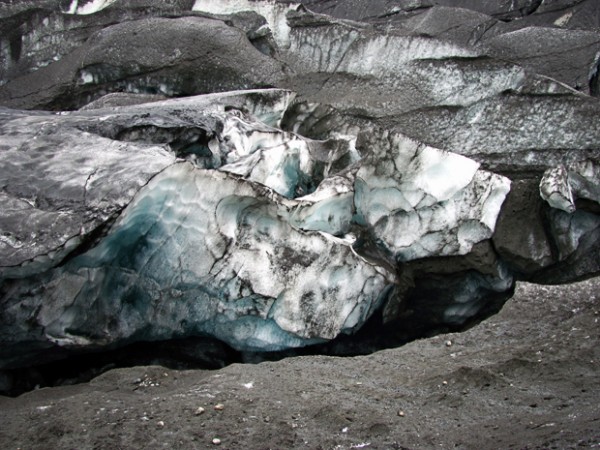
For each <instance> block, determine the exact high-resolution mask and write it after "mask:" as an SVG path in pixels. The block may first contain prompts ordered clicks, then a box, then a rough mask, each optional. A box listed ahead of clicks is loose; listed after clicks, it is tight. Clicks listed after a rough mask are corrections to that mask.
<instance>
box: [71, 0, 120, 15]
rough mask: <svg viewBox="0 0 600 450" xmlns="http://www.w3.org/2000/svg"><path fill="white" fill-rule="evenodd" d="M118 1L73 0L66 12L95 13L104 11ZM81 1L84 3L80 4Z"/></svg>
mask: <svg viewBox="0 0 600 450" xmlns="http://www.w3.org/2000/svg"><path fill="white" fill-rule="evenodd" d="M116 1H117V0H93V1H88V2H80V0H73V1H72V2H71V5H70V6H69V9H68V10H67V11H66V13H67V14H79V15H88V14H94V13H97V12H98V11H102V10H103V9H104V8H106V7H108V6H110V5H112V4H113V3H115V2H116ZM80 3H83V4H82V5H81V6H79V4H80Z"/></svg>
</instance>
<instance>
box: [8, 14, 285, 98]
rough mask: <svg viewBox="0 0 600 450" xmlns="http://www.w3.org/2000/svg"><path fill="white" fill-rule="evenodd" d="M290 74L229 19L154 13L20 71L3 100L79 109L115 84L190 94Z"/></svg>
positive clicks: (269, 82)
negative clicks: (169, 16)
mask: <svg viewBox="0 0 600 450" xmlns="http://www.w3.org/2000/svg"><path fill="white" fill-rule="evenodd" d="M148 42H153V43H154V44H153V45H151V46H148ZM140 46H143V48H145V49H147V50H148V51H144V52H140V51H139V48H140ZM192 73H193V74H194V75H193V76H191V74H192ZM282 77H283V68H282V66H281V64H280V63H278V62H276V61H275V60H273V59H271V58H269V57H268V56H265V55H264V54H262V53H260V52H259V51H258V50H257V49H256V48H254V47H253V46H252V44H251V43H250V42H249V41H248V40H247V38H246V36H245V35H244V34H243V33H242V32H241V31H240V30H237V29H235V28H231V27H228V26H227V25H225V24H224V23H223V22H221V21H217V20H210V19H206V18H201V17H181V18H176V19H165V18H152V19H146V20H139V21H135V20H134V21H128V22H124V23H121V24H116V25H111V26H107V27H106V28H103V29H102V30H100V31H98V32H97V33H96V34H95V35H93V36H90V38H89V39H88V40H87V41H86V43H85V44H83V45H81V46H78V47H77V48H76V49H73V50H72V51H70V52H68V53H66V54H65V55H64V56H63V57H61V58H60V59H58V60H57V61H53V62H51V63H50V64H48V65H46V66H44V67H41V68H39V69H38V70H36V71H34V72H31V73H27V74H22V75H20V76H18V77H13V78H12V79H11V80H10V81H8V82H7V83H6V84H4V85H3V86H1V87H0V105H4V106H7V107H12V108H52V109H60V108H62V109H64V108H67V109H73V108H78V107H80V106H82V105H83V104H85V103H88V102H89V101H90V100H93V99H95V98H97V97H100V96H101V95H103V94H106V93H107V92H111V91H118V90H124V91H127V92H134V93H145V94H166V95H169V96H173V95H177V96H182V95H193V94H199V93H207V92H223V91H228V90H235V89H243V88H246V89H247V88H252V87H259V86H266V85H274V84H275V82H276V80H277V79H280V78H282Z"/></svg>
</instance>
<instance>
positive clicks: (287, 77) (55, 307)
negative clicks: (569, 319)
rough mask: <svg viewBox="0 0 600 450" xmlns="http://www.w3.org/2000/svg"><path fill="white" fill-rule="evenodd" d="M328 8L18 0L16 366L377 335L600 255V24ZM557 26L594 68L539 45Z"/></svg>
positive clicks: (8, 262)
mask: <svg viewBox="0 0 600 450" xmlns="http://www.w3.org/2000/svg"><path fill="white" fill-rule="evenodd" d="M54 3H56V5H55V6H56V7H55V8H54V9H52V8H53V6H52V5H53V4H54ZM303 3H307V2H303ZM308 3H310V5H308V6H302V5H300V3H290V2H280V1H250V0H227V1H218V2H217V1H208V0H206V1H205V0H195V1H194V2H191V1H187V0H185V1H172V2H158V1H153V0H152V1H150V0H136V1H135V2H122V1H119V0H91V1H84V0H79V1H77V0H73V1H71V2H66V3H65V2H58V1H57V2H53V0H45V2H44V5H45V6H44V7H43V8H41V9H39V10H36V11H35V12H32V13H31V14H29V13H27V14H25V13H23V11H24V10H23V9H22V8H21V7H23V8H25V10H27V8H28V6H27V5H28V4H29V3H27V2H10V4H7V6H6V7H5V11H6V14H5V13H4V12H3V15H2V17H0V24H4V28H3V29H6V30H8V31H9V33H8V35H7V37H6V39H2V42H0V54H1V55H2V58H0V105H2V107H3V109H1V110H0V135H1V137H2V139H1V140H0V150H1V151H0V163H1V164H0V202H1V203H2V205H3V207H2V208H1V209H0V311H1V313H0V369H3V368H18V367H24V366H27V365H31V364H39V363H42V362H46V361H51V360H55V359H59V358H61V357H63V356H64V355H66V354H72V353H76V352H80V351H81V352H83V351H88V350H102V349H107V348H111V349H112V348H116V347H120V346H124V345H127V344H130V343H134V342H139V341H156V340H167V339H172V338H186V337H199V336H201V337H203V338H212V339H218V340H220V341H221V342H222V343H226V344H228V345H230V346H231V347H233V348H235V349H237V350H239V351H242V352H257V351H259V352H266V351H276V350H277V351H279V350H286V349H292V348H298V347H302V346H308V345H312V344H319V345H322V346H326V345H331V346H330V347H328V348H329V349H332V348H335V349H336V350H337V349H339V348H344V346H345V345H346V344H348V342H350V344H348V346H349V347H350V348H353V349H354V350H353V351H355V352H362V351H365V349H367V348H368V349H372V348H381V347H385V346H388V345H397V344H398V343H401V342H405V341H406V340H409V339H412V338H415V337H418V336H422V335H424V334H427V333H431V332H435V331H438V330H447V329H459V328H460V327H463V326H465V325H468V324H470V323H473V322H474V321H477V320H481V319H483V318H484V317H487V316H489V315H490V314H493V313H494V312H495V311H497V310H498V309H499V308H500V307H501V305H502V303H503V302H504V301H506V299H507V298H508V297H510V295H511V292H512V289H513V287H514V283H515V280H517V279H523V280H530V281H531V280H532V281H537V282H544V283H549V282H552V283H556V282H568V281H571V280H575V279H579V278H583V277H586V276H590V275H593V274H596V273H600V261H599V260H598V257H597V255H598V254H599V251H600V219H599V217H600V216H599V213H600V188H599V187H598V186H599V183H598V179H599V176H600V169H599V167H600V165H599V164H598V160H599V159H598V150H597V149H598V145H597V143H598V141H599V139H600V127H599V126H598V120H597V118H598V114H600V103H598V101H597V99H594V98H592V97H590V96H588V95H587V94H588V93H594V92H596V91H598V90H599V89H600V87H599V85H598V83H599V82H598V77H597V55H595V53H594V52H596V50H595V47H594V46H595V45H596V42H599V40H598V38H597V36H596V34H595V31H582V32H577V33H575V34H574V36H575V38H573V39H570V40H569V42H566V43H565V42H562V41H561V42H557V41H556V40H555V39H556V38H557V37H560V36H562V35H563V34H565V33H563V30H558V31H556V30H551V31H549V30H548V29H542V28H541V27H533V28H534V29H531V27H528V26H526V25H523V23H525V22H527V20H526V19H523V20H519V21H513V22H511V23H510V24H504V23H499V22H498V20H497V19H496V18H492V17H491V16H488V15H487V14H488V13H487V12H485V11H488V8H491V6H490V5H491V3H490V2H486V4H485V5H483V6H482V8H483V9H482V10H481V11H480V10H478V11H477V12H473V11H468V10H466V9H464V8H454V7H444V8H441V9H440V8H439V7H431V8H430V7H429V6H423V7H418V8H416V9H415V8H414V5H416V4H417V3H419V2H416V3H415V2H404V3H406V5H404V3H403V4H402V5H400V3H402V2H400V3H398V2H396V3H398V4H397V5H394V8H395V9H390V5H389V4H388V3H389V2H388V3H386V2H355V3H353V4H354V5H358V4H359V3H360V5H359V6H356V8H345V9H344V8H341V9H340V8H338V7H337V6H335V7H331V8H330V7H329V6H331V5H329V2H320V1H311V2H308ZM421 3H422V2H421ZM426 3H427V2H426ZM463 3H464V2H463ZM463 3H461V4H463ZM504 3H506V2H504ZM23 5H25V6H23ZM411 5H412V6H411ZM312 7H314V8H317V9H320V11H322V12H328V13H331V14H333V15H335V14H337V15H338V16H339V17H337V18H336V17H331V16H329V15H324V14H319V13H314V12H312V11H311V10H310V8H312ZM66 8H68V10H67V11H65V9H66ZM492 9H493V8H492ZM494 11H495V10H494ZM490 14H491V13H490ZM494 14H496V13H495V12H494ZM507 14H509V16H510V17H513V15H514V14H517V15H518V14H520V10H519V11H517V10H516V9H514V8H513V7H510V8H509V11H508V13H507ZM503 17H504V16H503ZM519 17H520V16H519ZM446 18H448V20H449V21H450V22H451V23H453V24H455V25H456V26H454V25H453V26H451V27H447V26H446V25H447V22H448V21H446ZM348 19H354V20H348ZM363 19H364V20H363ZM555 19H559V17H558V16H556V18H555ZM573 20H576V19H575V18H574V19H573ZM577 20H578V19H577ZM492 23H495V24H496V25H497V26H496V25H495V26H491V27H490V26H489V24H492ZM569 23H571V19H570V20H569ZM472 24H476V28H475V29H472V26H471V25H472ZM513 27H514V29H513ZM565 35H568V36H571V33H570V32H569V33H567V34H565ZM548 36H549V37H552V39H554V40H553V41H552V42H556V45H557V46H559V47H560V52H558V53H560V55H566V54H570V53H573V54H574V55H575V56H573V60H574V61H573V65H570V64H562V62H561V61H562V58H563V56H560V58H558V60H555V59H554V57H555V53H554V52H551V53H547V52H546V51H545V50H544V49H541V47H542V46H540V48H538V46H528V45H522V44H523V42H525V40H526V38H528V37H531V38H532V39H533V40H534V41H535V42H542V41H543V40H544V39H545V37H548ZM579 37H581V38H585V42H586V45H585V47H584V48H580V49H578V48H575V47H574V46H576V43H577V41H578V39H579ZM149 42H151V43H152V45H149ZM588 44H589V45H588ZM140 49H142V50H140ZM592 49H594V50H593V52H592ZM530 50H531V52H532V53H531V55H532V56H533V59H532V60H531V61H529V60H528V58H527V57H528V55H530V53H528V52H529V51H530ZM494 55H498V56H501V57H502V59H494V58H493V56H494ZM540 58H541V59H540ZM539 61H546V62H552V64H551V65H550V66H552V67H550V68H549V69H547V71H544V75H543V76H540V75H537V74H535V73H534V71H535V70H537V69H536V67H539V66H538V65H536V64H538V62H539ZM516 62H522V63H523V65H519V64H517V63H516ZM527 64H529V65H527ZM563 67H566V69H564V70H563ZM583 69H585V70H583ZM544 70H545V69H544ZM582 71H583V72H582ZM582 73H583V75H582ZM554 75H556V76H557V77H558V80H555V79H553V78H550V77H552V76H554ZM582 79H585V80H586V83H588V85H587V86H581V85H580V82H581V81H580V80H582ZM267 87H268V88H267ZM579 91H581V92H579ZM105 94H108V95H105ZM165 97H174V98H165ZM6 108H18V109H6ZM80 108H81V109H80ZM27 109H38V110H39V109H43V110H45V112H43V111H25V110H27ZM49 111H55V112H54V113H53V112H49ZM348 336H351V337H348ZM352 339H356V340H358V341H360V345H358V346H357V347H353V346H354V345H355V344H356V342H353V341H352ZM363 341H364V342H366V343H364V344H363ZM320 348H324V347H320ZM356 348H358V349H359V350H356Z"/></svg>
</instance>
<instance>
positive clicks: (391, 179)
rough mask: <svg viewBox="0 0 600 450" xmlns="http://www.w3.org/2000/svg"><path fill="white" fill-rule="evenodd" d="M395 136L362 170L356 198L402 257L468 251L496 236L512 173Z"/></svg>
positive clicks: (370, 222)
mask: <svg viewBox="0 0 600 450" xmlns="http://www.w3.org/2000/svg"><path fill="white" fill-rule="evenodd" d="M389 142H391V145H390V148H389V149H387V151H386V153H385V154H378V156H377V157H376V158H375V160H374V162H373V163H371V164H364V165H363V166H362V167H361V169H360V170H359V171H358V173H357V175H356V183H355V204H356V210H357V214H358V217H359V218H360V220H362V221H364V223H365V225H368V226H371V227H373V230H374V231H375V235H377V236H378V237H379V238H380V239H381V240H382V243H383V245H384V246H385V247H387V249H388V250H389V251H391V252H392V253H393V254H394V255H395V256H396V258H398V259H399V260H402V261H410V260H413V259H417V258H424V257H430V256H450V255H464V254H467V253H469V252H470V251H471V249H472V247H473V245H474V244H476V243H477V242H480V241H482V240H485V239H489V238H490V237H491V236H492V234H493V232H494V228H495V225H496V220H497V217H498V214H499V213H500V208H501V206H502V204H503V202H504V199H505V198H506V195H507V194H508V191H509V190H510V181H509V180H508V179H507V178H504V177H501V176H499V175H496V174H492V173H490V172H486V171H482V170H479V164H478V163H477V162H475V161H473V160H471V159H469V158H466V157H464V156H460V155H456V154H453V153H449V152H446V151H442V150H438V149H435V148H433V147H428V146H425V145H422V144H419V143H418V142H415V141H413V140H412V139H409V138H406V137H403V136H402V135H395V136H391V137H389Z"/></svg>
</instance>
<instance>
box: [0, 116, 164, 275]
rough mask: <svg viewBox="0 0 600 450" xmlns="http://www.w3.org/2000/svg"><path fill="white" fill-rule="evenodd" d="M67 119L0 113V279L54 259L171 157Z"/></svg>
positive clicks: (117, 209) (103, 220)
mask: <svg viewBox="0 0 600 450" xmlns="http://www.w3.org/2000/svg"><path fill="white" fill-rule="evenodd" d="M69 121H70V118H69V117H67V116H64V117H61V116H54V115H44V114H42V115H35V116H29V115H25V114H22V115H20V114H15V113H11V112H8V111H5V112H4V113H0V132H1V133H2V135H3V137H2V141H1V144H0V149H1V150H2V151H0V165H1V166H2V167H3V170H1V171H0V185H1V186H3V191H2V193H1V194H0V196H1V197H2V205H3V207H2V209H1V210H0V254H1V255H2V259H1V260H0V278H1V277H2V276H3V275H6V274H9V273H10V274H11V276H24V275H26V274H28V273H31V272H32V271H33V272H36V271H41V270H43V269H44V268H47V267H50V266H51V265H53V264H56V263H58V262H60V260H61V259H62V258H63V257H64V256H65V255H66V254H68V253H69V252H70V251H71V250H73V249H74V247H76V246H77V245H78V244H80V243H81V241H82V240H83V239H84V238H85V237H86V235H88V234H90V233H91V232H93V230H94V229H96V228H97V227H100V226H102V225H103V224H104V223H106V222H107V221H109V219H111V218H113V219H114V217H115V216H116V215H117V214H118V213H119V212H120V211H121V210H122V209H123V208H124V207H125V206H127V204H128V203H129V202H130V201H131V199H132V198H133V197H134V196H135V194H136V193H137V192H138V190H139V189H140V188H141V187H142V186H143V185H144V184H146V183H147V182H148V180H149V179H150V178H151V177H152V176H153V175H154V174H156V173H157V172H159V171H160V170H162V169H164V168H165V167H167V166H168V165H170V164H172V163H173V162H174V160H175V157H174V155H172V154H170V153H169V152H167V151H166V150H165V149H164V148H163V147H162V146H158V145H136V144H133V143H125V142H118V141H113V140H110V139H107V138H102V137H100V136H97V135H93V134H90V133H87V132H84V131H81V130H79V129H77V128H75V127H71V126H69V125H68V123H69Z"/></svg>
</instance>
